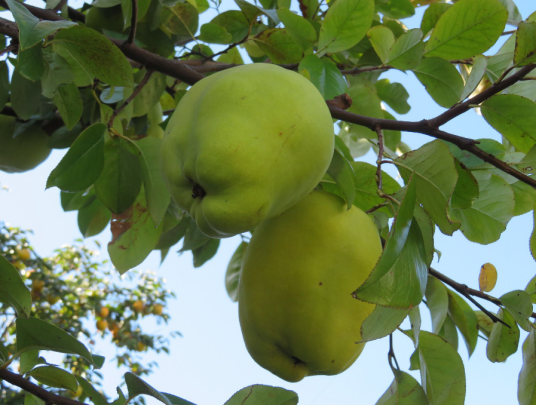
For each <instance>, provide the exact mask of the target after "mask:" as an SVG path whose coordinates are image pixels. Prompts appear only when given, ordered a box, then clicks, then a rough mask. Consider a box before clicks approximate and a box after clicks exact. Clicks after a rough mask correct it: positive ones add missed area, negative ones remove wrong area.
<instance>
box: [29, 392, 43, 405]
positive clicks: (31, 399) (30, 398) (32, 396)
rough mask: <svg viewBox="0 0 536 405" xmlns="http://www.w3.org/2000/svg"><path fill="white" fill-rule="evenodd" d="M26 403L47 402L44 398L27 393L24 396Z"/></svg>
mask: <svg viewBox="0 0 536 405" xmlns="http://www.w3.org/2000/svg"><path fill="white" fill-rule="evenodd" d="M24 405H45V402H44V401H43V400H42V399H39V398H37V397H36V396H34V395H32V394H28V393H27V394H26V395H25V397H24Z"/></svg>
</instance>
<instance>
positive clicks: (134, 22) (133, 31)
mask: <svg viewBox="0 0 536 405" xmlns="http://www.w3.org/2000/svg"><path fill="white" fill-rule="evenodd" d="M137 26H138V0H132V20H130V33H129V34H128V38H127V44H133V43H134V39H136V28H137Z"/></svg>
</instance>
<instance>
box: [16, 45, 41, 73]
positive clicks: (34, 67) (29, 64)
mask: <svg viewBox="0 0 536 405" xmlns="http://www.w3.org/2000/svg"><path fill="white" fill-rule="evenodd" d="M17 68H18V70H19V73H20V74H21V75H23V76H24V77H26V78H27V79H30V80H32V81H36V80H40V79H41V76H43V73H44V71H45V61H44V60H43V47H42V44H41V43H40V42H39V43H37V44H35V45H34V46H32V47H31V48H26V49H24V50H23V51H19V57H18V60H17Z"/></svg>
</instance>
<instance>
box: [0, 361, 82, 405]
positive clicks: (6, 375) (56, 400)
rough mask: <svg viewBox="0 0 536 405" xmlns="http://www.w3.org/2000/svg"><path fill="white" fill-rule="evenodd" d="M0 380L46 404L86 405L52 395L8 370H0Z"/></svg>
mask: <svg viewBox="0 0 536 405" xmlns="http://www.w3.org/2000/svg"><path fill="white" fill-rule="evenodd" d="M0 379H2V380H4V381H7V382H8V383H10V384H13V385H15V386H17V387H19V388H22V389H23V390H24V391H27V392H29V393H30V394H33V395H35V396H36V397H37V398H40V399H42V400H43V401H45V403H46V404H56V405H87V404H85V403H84V402H80V401H77V400H74V399H71V398H66V397H62V396H60V395H56V394H53V393H52V392H48V391H47V390H45V389H44V388H41V387H40V386H38V385H36V384H34V383H32V382H30V381H28V380H27V379H25V378H23V377H22V376H20V375H19V374H15V373H12V372H11V371H9V370H0Z"/></svg>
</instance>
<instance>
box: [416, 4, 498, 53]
mask: <svg viewBox="0 0 536 405" xmlns="http://www.w3.org/2000/svg"><path fill="white" fill-rule="evenodd" d="M507 18H508V12H507V11H506V9H505V8H504V6H503V5H502V4H501V3H499V2H498V1H497V0H460V1H458V2H457V3H456V4H454V5H453V6H452V7H450V8H449V9H448V10H447V11H445V13H444V14H443V15H441V17H440V18H439V21H438V22H437V24H436V26H435V29H434V32H433V35H432V36H431V38H430V40H429V41H428V43H427V44H426V49H425V54H426V56H427V57H432V56H438V57H440V58H444V59H447V60H448V59H467V58H472V57H473V56H475V55H478V54H481V53H484V52H485V51H487V50H488V49H489V48H490V47H491V46H492V45H493V44H495V42H496V41H497V40H498V39H499V37H500V36H501V34H502V32H503V30H504V26H505V25H506V19H507Z"/></svg>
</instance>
